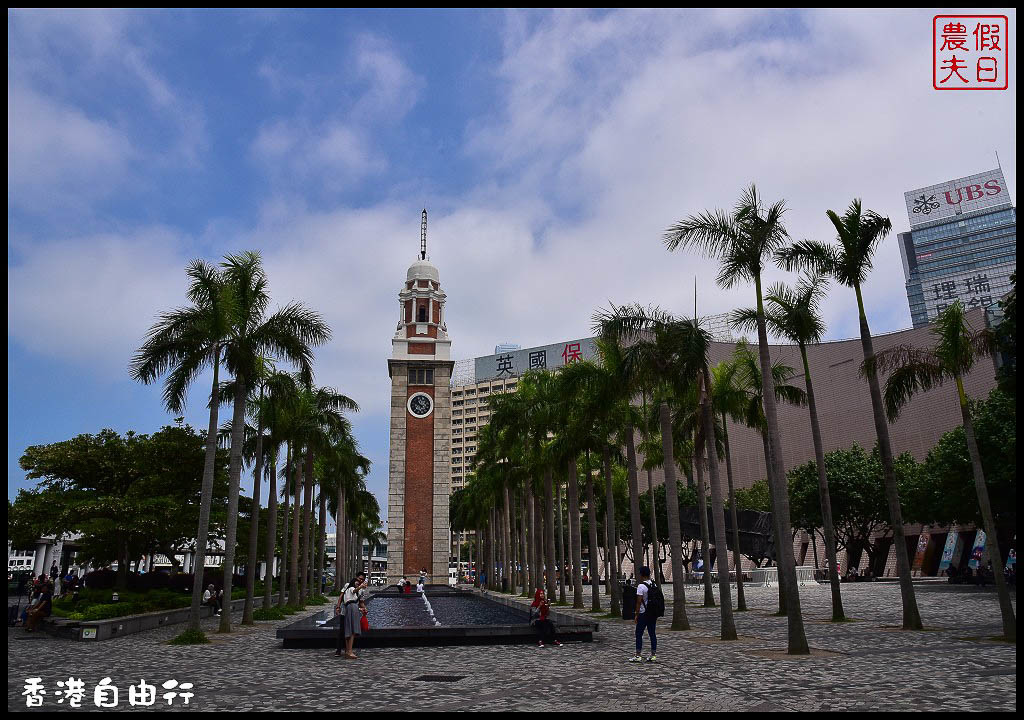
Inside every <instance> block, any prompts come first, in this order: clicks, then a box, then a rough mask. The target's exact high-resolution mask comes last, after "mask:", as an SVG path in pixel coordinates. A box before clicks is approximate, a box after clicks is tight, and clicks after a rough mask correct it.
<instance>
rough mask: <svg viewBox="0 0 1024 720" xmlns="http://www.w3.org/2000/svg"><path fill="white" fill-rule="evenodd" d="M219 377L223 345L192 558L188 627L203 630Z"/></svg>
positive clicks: (216, 353) (216, 365)
mask: <svg viewBox="0 0 1024 720" xmlns="http://www.w3.org/2000/svg"><path fill="white" fill-rule="evenodd" d="M219 377H220V346H219V345H218V346H217V347H215V348H214V350H213V389H212V390H211V391H210V426H209V428H207V430H206V457H205V459H204V461H203V485H202V489H201V490H200V496H199V528H198V529H197V530H196V551H195V557H194V558H193V559H192V607H191V610H190V612H189V616H188V628H189V630H194V631H196V632H199V631H200V626H199V609H200V608H201V607H202V605H203V591H204V590H205V585H204V583H205V582H206V578H205V577H204V572H203V571H204V569H205V568H206V541H207V536H208V535H209V534H210V506H211V505H213V475H214V472H215V471H216V468H217V410H218V408H219V407H220V398H218V397H217V388H218V387H219V384H218V383H219V380H218V378H219Z"/></svg>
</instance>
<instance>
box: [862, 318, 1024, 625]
mask: <svg viewBox="0 0 1024 720" xmlns="http://www.w3.org/2000/svg"><path fill="white" fill-rule="evenodd" d="M931 333H932V335H933V336H934V337H935V344H934V345H933V346H932V347H931V348H916V347H912V346H910V345H900V346H896V347H892V348H888V349H886V350H883V351H882V352H880V353H878V354H877V355H876V356H875V362H876V363H877V365H878V369H879V370H881V371H883V372H885V371H890V374H889V377H888V378H887V379H886V382H885V409H886V414H887V415H888V417H889V421H890V422H894V421H895V420H896V418H898V417H899V414H900V412H901V411H902V409H903V408H904V407H905V406H906V404H907V403H909V402H910V400H911V398H913V397H914V396H915V395H917V394H918V393H922V392H927V391H928V390H931V389H932V388H933V387H940V386H942V385H943V384H944V383H946V382H947V381H952V382H953V384H954V385H955V386H956V393H957V399H958V400H959V403H960V417H961V418H962V419H963V429H964V435H965V437H966V439H967V451H968V453H969V454H970V457H971V470H972V474H973V476H974V487H975V491H976V492H977V495H978V506H979V508H980V509H981V517H982V522H983V527H984V529H985V544H986V546H987V547H986V549H987V550H988V554H989V557H991V558H993V559H994V562H993V564H994V565H995V573H994V576H995V584H996V591H997V593H998V595H999V609H1000V611H1001V613H1002V616H1003V634H1004V635H1005V637H1006V639H1007V640H1010V641H1012V642H1016V640H1017V619H1016V617H1015V616H1014V613H1013V604H1012V603H1011V602H1010V591H1009V588H1008V587H1007V585H1006V578H1005V577H1004V575H1003V568H1002V564H1001V560H1002V554H1001V553H1000V552H999V537H998V529H997V527H996V523H995V518H994V516H993V514H992V504H991V502H990V501H989V494H988V486H987V485H986V484H985V470H984V467H983V466H982V462H981V453H980V451H979V450H978V441H977V438H976V436H975V434H974V421H973V419H972V418H971V408H970V400H969V399H968V397H967V392H966V391H965V390H964V376H965V375H967V374H968V373H969V372H970V371H971V368H973V367H974V363H975V362H976V361H977V360H978V359H979V358H982V357H987V356H988V355H989V354H990V353H991V352H992V334H991V332H990V331H989V330H988V329H987V328H982V329H981V330H975V329H974V328H972V327H971V326H970V323H968V322H967V317H966V314H965V312H964V307H963V305H962V304H961V303H960V302H959V301H957V302H954V303H953V304H952V305H950V306H949V307H948V308H946V309H945V310H943V311H942V312H941V313H939V316H938V317H937V318H936V319H935V324H934V325H933V326H932V328H931ZM875 372H876V371H875V369H871V370H868V373H869V374H872V375H873V374H875Z"/></svg>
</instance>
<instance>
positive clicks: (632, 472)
mask: <svg viewBox="0 0 1024 720" xmlns="http://www.w3.org/2000/svg"><path fill="white" fill-rule="evenodd" d="M616 313H617V309H616V308H614V307H613V308H612V309H611V311H598V312H597V313H595V314H594V318H593V328H594V331H595V333H596V334H597V335H598V336H599V337H600V338H601V340H602V342H603V343H604V344H603V352H602V357H603V360H604V362H605V367H606V368H608V371H609V372H610V373H611V374H612V375H613V376H614V377H615V378H616V380H617V383H618V388H619V398H618V399H619V400H620V401H622V402H625V403H626V407H625V408H621V409H622V410H623V411H624V412H623V416H624V417H623V419H624V420H625V423H624V425H623V427H622V429H621V435H622V439H623V440H624V441H625V442H624V444H625V446H626V472H627V475H626V479H627V482H628V485H629V521H630V531H631V534H632V536H633V543H632V545H633V564H634V566H639V564H640V563H641V562H642V561H643V560H642V558H643V554H644V545H643V543H644V538H643V521H642V520H641V519H640V488H639V486H638V483H637V468H636V433H635V428H636V426H637V423H638V420H639V418H638V415H637V412H636V409H635V408H633V407H632V405H631V404H630V401H631V400H632V398H633V396H634V395H635V393H636V391H637V390H638V389H639V387H640V385H641V380H642V378H641V377H640V376H639V375H638V371H639V369H640V366H639V364H638V363H629V362H626V360H625V352H626V350H625V348H624V347H623V345H622V340H621V339H620V338H619V336H618V334H619V329H620V326H621V322H620V321H621V320H622V317H618V316H617V315H616Z"/></svg>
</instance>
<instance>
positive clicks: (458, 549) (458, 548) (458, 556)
mask: <svg viewBox="0 0 1024 720" xmlns="http://www.w3.org/2000/svg"><path fill="white" fill-rule="evenodd" d="M461 583H462V542H461V541H460V540H459V533H455V584H456V585H459V584H461Z"/></svg>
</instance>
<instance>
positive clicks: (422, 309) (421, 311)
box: [416, 305, 427, 323]
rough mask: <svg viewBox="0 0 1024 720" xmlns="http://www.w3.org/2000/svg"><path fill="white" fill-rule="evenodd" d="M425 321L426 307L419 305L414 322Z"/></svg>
mask: <svg viewBox="0 0 1024 720" xmlns="http://www.w3.org/2000/svg"><path fill="white" fill-rule="evenodd" d="M426 321H427V306H426V305H420V309H419V311H418V314H417V315H416V322H421V323H425V322H426Z"/></svg>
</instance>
